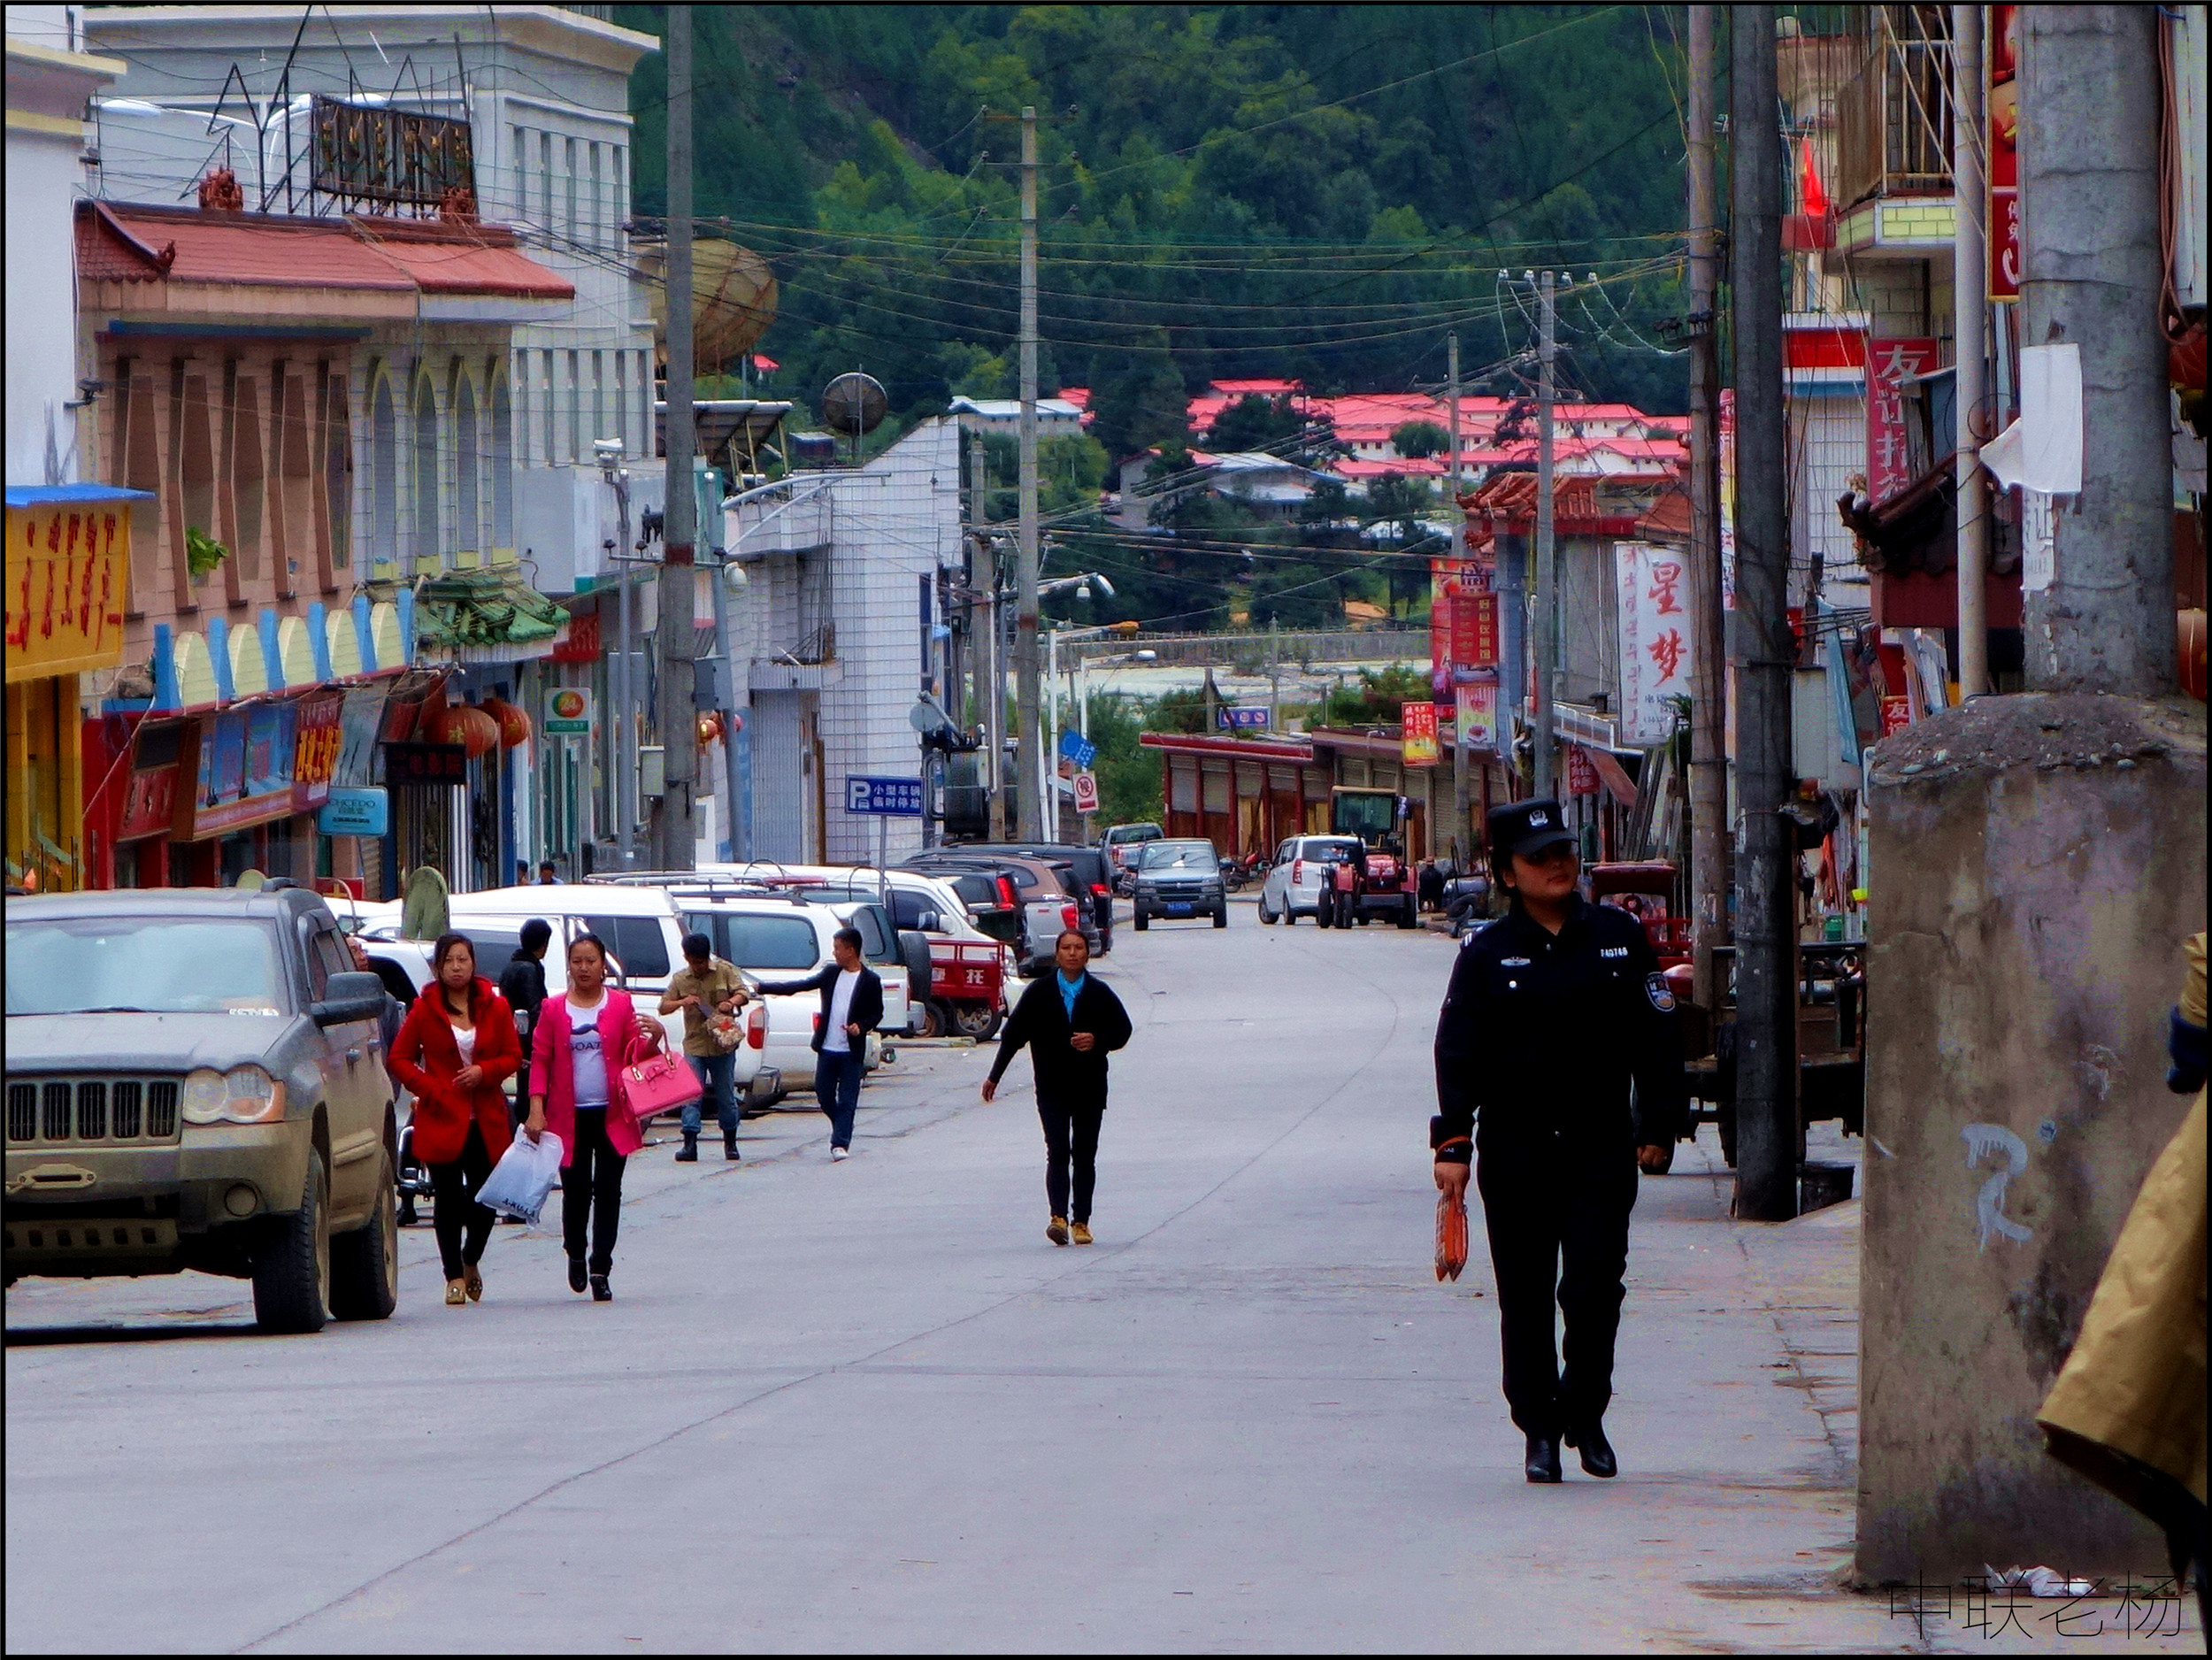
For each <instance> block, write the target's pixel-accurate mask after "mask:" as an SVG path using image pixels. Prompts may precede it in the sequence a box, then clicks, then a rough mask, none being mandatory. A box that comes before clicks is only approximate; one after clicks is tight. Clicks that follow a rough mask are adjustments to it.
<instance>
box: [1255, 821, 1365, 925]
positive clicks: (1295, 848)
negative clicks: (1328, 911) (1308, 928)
mask: <svg viewBox="0 0 2212 1660" xmlns="http://www.w3.org/2000/svg"><path fill="white" fill-rule="evenodd" d="M1359 845H1360V843H1359V838H1358V837H1357V836H1290V837H1286V839H1285V840H1284V842H1283V844H1282V845H1281V846H1280V847H1279V848H1277V849H1275V862H1274V863H1273V864H1271V865H1269V866H1268V867H1267V878H1266V880H1264V881H1263V882H1262V883H1261V884H1260V920H1261V921H1262V922H1295V921H1297V920H1298V918H1301V917H1318V916H1319V915H1320V914H1321V895H1322V894H1323V892H1324V891H1325V888H1326V887H1327V884H1328V880H1329V870H1330V867H1331V866H1332V865H1334V864H1335V863H1336V860H1337V857H1338V855H1340V854H1341V853H1343V852H1345V851H1346V850H1347V849H1353V850H1356V849H1357V848H1358V847H1359Z"/></svg>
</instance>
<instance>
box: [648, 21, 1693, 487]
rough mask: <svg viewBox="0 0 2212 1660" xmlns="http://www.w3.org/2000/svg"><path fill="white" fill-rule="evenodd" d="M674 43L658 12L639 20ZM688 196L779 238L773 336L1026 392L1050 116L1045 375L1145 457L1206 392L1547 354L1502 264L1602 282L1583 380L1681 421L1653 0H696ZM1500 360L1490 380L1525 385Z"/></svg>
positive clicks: (1439, 373)
mask: <svg viewBox="0 0 2212 1660" xmlns="http://www.w3.org/2000/svg"><path fill="white" fill-rule="evenodd" d="M616 11H617V19H618V21H622V22H626V23H628V24H630V25H632V26H634V27H639V28H642V29H647V30H650V31H651V32H653V33H656V34H658V33H660V32H661V29H662V22H661V14H662V8H658V7H643V6H640V7H618V8H617V9H616ZM694 18H695V24H694V28H695V57H696V64H697V77H698V89H697V98H696V114H695V143H696V146H697V156H698V168H697V176H698V184H697V188H696V190H697V193H696V201H695V211H696V212H697V213H698V214H699V215H700V216H701V217H702V218H706V219H726V221H727V222H728V224H729V227H730V234H732V235H733V236H735V237H736V238H737V239H739V240H741V241H742V242H746V243H747V244H748V245H749V246H751V247H753V248H755V249H757V250H759V251H760V252H762V253H763V254H765V255H767V256H769V257H771V258H772V260H773V262H774V264H775V266H776V271H777V274H778V277H779V279H780V282H781V284H782V295H783V301H782V312H781V315H780V317H779V318H778V319H777V321H776V323H775V324H774V326H773V327H772V330H771V331H770V333H769V334H768V336H767V338H766V340H765V341H764V342H763V345H762V348H761V350H764V352H766V353H768V354H769V355H770V356H772V357H775V358H777V359H779V360H780V362H781V364H782V365H783V367H782V371H781V373H780V374H779V375H778V376H777V377H776V380H775V382H774V384H775V386H776V387H777V388H778V389H779V390H780V392H783V393H785V394H787V395H795V396H800V397H803V398H805V397H810V396H811V395H812V394H813V392H814V391H816V390H817V389H818V388H819V387H820V386H821V385H822V384H823V383H824V382H825V381H826V380H827V379H828V377H829V376H830V375H832V374H833V373H836V372H838V371H839V370H842V369H848V368H852V367H855V366H859V367H864V368H865V369H866V370H867V372H868V373H871V374H873V375H875V376H876V377H877V378H878V379H879V380H882V381H883V382H884V384H885V385H886V387H887V388H889V390H890V394H891V403H892V407H893V409H894V411H898V412H901V413H904V414H907V415H910V416H911V415H914V414H918V413H921V412H923V411H926V410H930V409H935V408H941V407H942V406H943V403H944V401H945V400H946V398H948V397H949V396H951V395H952V394H953V393H956V392H965V393H969V394H973V395H1009V394H1010V393H1011V391H1012V390H1013V373H1014V368H1015V353H1014V350H1013V344H1012V342H1013V338H1014V332H1015V327H1016V315H1017V313H1016V305H1017V296H1016V288H1015V282H1016V273H1017V261H1016V252H1015V250H1016V240H1015V239H1016V223H1017V219H1018V183H1019V181H1018V169H1017V167H1016V166H1015V165H1014V164H1015V163H1016V162H1017V161H1018V157H1019V154H1020V142H1019V127H1018V123H1017V122H1014V121H1010V120H1006V119H1001V118H1003V117H1006V116H1010V115H1018V112H1019V111H1020V110H1021V108H1022V106H1023V105H1025V104H1032V105H1034V106H1035V107H1036V108H1037V109H1038V111H1040V113H1041V115H1042V116H1045V117H1046V118H1048V119H1047V120H1046V121H1045V123H1044V125H1043V128H1042V133H1041V142H1040V151H1041V158H1042V163H1043V165H1042V169H1041V190H1040V219H1041V221H1042V232H1041V243H1042V265H1041V273H1042V274H1041V316H1042V333H1043V336H1044V340H1045V351H1044V370H1045V381H1044V383H1045V386H1046V388H1047V389H1048V390H1050V389H1052V388H1056V386H1058V385H1061V384H1067V385H1078V384H1080V385H1087V386H1088V387H1090V388H1092V389H1093V399H1094V402H1093V407H1094V409H1096V410H1098V411H1099V416H1100V419H1099V422H1098V428H1097V431H1098V435H1099V437H1100V438H1101V439H1102V441H1103V442H1105V444H1106V446H1107V448H1108V449H1109V450H1113V451H1117V452H1119V451H1125V450H1129V449H1133V448H1134V447H1137V446H1138V445H1140V444H1141V443H1143V442H1151V441H1153V440H1155V439H1157V438H1159V437H1162V436H1164V435H1167V434H1168V432H1169V430H1170V428H1171V427H1179V423H1180V415H1179V411H1180V407H1181V403H1180V400H1181V396H1182V392H1183V388H1185V387H1186V386H1188V387H1191V388H1195V387H1197V386H1198V385H1200V384H1201V383H1202V382H1203V381H1205V380H1208V379H1210V378H1216V377H1222V376H1231V375H1238V376H1254V375H1293V376H1298V377H1302V378H1303V379H1304V380H1306V381H1307V382H1308V383H1309V384H1310V386H1312V387H1313V388H1315V389H1317V390H1323V391H1333V390H1347V389H1379V388H1404V387H1408V386H1411V385H1414V384H1434V383H1436V382H1439V381H1440V380H1442V379H1443V375H1444V364H1445V346H1444V336H1445V333H1446V331H1447V329H1448V328H1452V327H1456V328H1457V329H1458V330H1459V331H1460V334H1461V339H1462V351H1463V363H1464V364H1465V365H1466V366H1467V368H1468V370H1469V371H1470V373H1471V374H1472V373H1474V372H1476V371H1479V370H1481V369H1484V368H1485V367H1486V366H1487V365H1493V364H1495V363H1497V362H1499V361H1500V360H1502V359H1503V358H1506V357H1509V356H1510V355H1511V354H1512V353H1514V352H1516V351H1517V350H1521V349H1523V348H1524V347H1525V346H1526V345H1527V344H1528V343H1529V342H1530V341H1531V338H1532V307H1531V308H1528V310H1524V307H1527V304H1528V303H1527V302H1526V301H1523V302H1521V303H1520V304H1516V302H1515V299H1514V298H1513V296H1511V294H1509V293H1505V292H1502V291H1501V289H1500V288H1499V285H1498V283H1497V280H1496V278H1497V273H1498V271H1499V270H1500V269H1501V268H1510V269H1511V270H1513V271H1515V272H1519V271H1521V270H1522V269H1524V268H1526V267H1531V266H1541V265H1553V266H1555V267H1560V268H1564V269H1571V270H1572V271H1573V272H1575V273H1577V275H1578V280H1579V279H1580V278H1581V277H1582V276H1583V275H1584V274H1585V273H1591V272H1595V273H1599V275H1600V276H1601V278H1602V279H1603V281H1601V283H1600V284H1599V285H1598V286H1597V287H1596V288H1594V289H1593V288H1589V287H1587V286H1586V285H1585V286H1584V287H1582V288H1580V289H1579V290H1578V293H1577V294H1576V295H1575V296H1572V297H1571V298H1570V299H1569V300H1568V301H1567V302H1565V303H1564V304H1563V306H1562V308H1561V334H1562V339H1563V368H1562V378H1563V380H1564V381H1565V382H1566V383H1568V384H1570V385H1571V386H1573V387H1575V388H1577V389H1578V390H1580V391H1582V392H1584V393H1586V394H1589V395H1592V396H1601V397H1609V398H1616V397H1617V398H1624V399H1628V400H1631V401H1633V402H1635V403H1640V404H1641V405H1643V406H1644V407H1646V408H1647V409H1651V410H1655V411H1665V410H1678V409H1679V408H1681V407H1682V396H1683V393H1682V387H1681V383H1682V379H1683V375H1682V371H1681V367H1680V361H1679V359H1678V358H1675V357H1667V356H1663V355H1660V354H1659V353H1658V352H1657V351H1656V350H1652V349H1651V348H1652V347H1654V346H1655V345H1658V344H1663V343H1664V342H1663V340H1662V339H1661V337H1660V336H1659V334H1658V333H1657V331H1656V325H1657V322H1658V320H1659V319H1663V318H1666V317H1670V316H1671V315H1673V314H1675V313H1676V312H1678V311H1679V310H1680V302H1679V299H1678V294H1677V289H1676V282H1677V278H1676V273H1675V267H1674V265H1673V255H1674V252H1675V250H1677V248H1678V245H1679V244H1678V227H1679V226H1680V223H1681V214H1682V207H1681V201H1682V196H1681V178H1682V173H1681V165H1680V163H1681V155H1682V132H1681V126H1680V120H1679V116H1678V108H1677V99H1676V89H1677V88H1678V84H1679V73H1678V63H1679V56H1680V53H1679V49H1678V42H1677V40H1676V38H1675V36H1676V31H1677V30H1678V27H1679V24H1678V21H1677V20H1676V18H1675V14H1671V13H1670V12H1668V11H1667V10H1666V9H1664V8H1660V7H1644V6H1596V7H1586V8H1580V7H1553V6H1379V5H1310V6H1307V5H1247V6H1187V5H1164V6H1134V7H1110V6H1076V5H1067V6H1033V7H1011V6H981V5H976V6H848V5H758V6H701V7H698V8H696V9H695V12H694ZM665 99H666V65H665V60H664V58H662V57H661V56H659V55H654V56H652V57H649V58H647V59H646V60H645V61H644V62H643V63H642V64H641V65H640V67H639V69H638V71H637V73H636V76H635V79H634V82H633V87H632V102H633V107H634V111H635V112H636V115H637V118H638V128H637V141H636V145H637V147H636V156H637V192H636V204H637V210H638V211H639V212H640V213H641V214H643V215H652V214H657V213H659V212H662V211H664V202H665V192H664V172H663V160H664V153H665V151H664V142H665V140H664V105H665ZM1513 373H1514V372H1513V371H1505V372H1502V373H1499V374H1498V375H1497V376H1495V377H1494V378H1493V379H1492V380H1490V381H1489V382H1488V383H1487V384H1488V388H1489V389H1492V390H1498V391H1503V390H1506V389H1508V388H1509V387H1510V386H1511V385H1512V384H1513V380H1512V375H1513Z"/></svg>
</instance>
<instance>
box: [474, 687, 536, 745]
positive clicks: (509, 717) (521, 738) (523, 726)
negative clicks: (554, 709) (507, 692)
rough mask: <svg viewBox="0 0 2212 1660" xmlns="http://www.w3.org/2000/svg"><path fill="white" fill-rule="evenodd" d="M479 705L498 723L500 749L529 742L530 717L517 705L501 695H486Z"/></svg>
mask: <svg viewBox="0 0 2212 1660" xmlns="http://www.w3.org/2000/svg"><path fill="white" fill-rule="evenodd" d="M480 707H481V708H482V710H483V711H484V712H485V713H486V714H488V715H489V716H490V717H491V718H492V719H494V720H495V721H497V722H498V723H499V743H500V747H501V748H502V749H514V748H515V747H516V746H517V745H518V744H524V743H527V742H530V717H529V716H528V715H527V714H526V713H524V712H523V711H522V710H521V709H520V708H519V707H518V706H517V705H516V704H513V703H509V702H508V701H507V700H506V699H505V698H503V697H487V698H486V699H485V700H484V701H483V703H481V704H480Z"/></svg>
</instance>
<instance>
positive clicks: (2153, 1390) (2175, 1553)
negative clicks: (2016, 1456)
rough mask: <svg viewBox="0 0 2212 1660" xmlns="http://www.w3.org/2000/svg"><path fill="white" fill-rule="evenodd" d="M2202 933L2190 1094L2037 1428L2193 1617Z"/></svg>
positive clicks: (2179, 1076)
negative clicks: (2139, 1533) (2169, 1576)
mask: <svg viewBox="0 0 2212 1660" xmlns="http://www.w3.org/2000/svg"><path fill="white" fill-rule="evenodd" d="M2204 939H2205V936H2204V935H2203V934H2198V935H2197V936H2196V937H2195V938H2193V939H2192V940H2191V941H2189V942H2188V945H2187V946H2186V948H2185V949H2186V952H2187V955H2188V963H2189V968H2188V977H2187V979H2186V980H2185V982H2184V984H2183V987H2182V994H2181V1002H2180V1004H2179V1006H2177V1008H2176V1009H2175V1010H2174V1011H2173V1020H2172V1035H2171V1037H2170V1040H2169V1043H2168V1047H2169V1048H2170V1050H2171V1051H2172V1057H2173V1067H2172V1070H2171V1071H2170V1072H2168V1073H2167V1078H2166V1081H2167V1083H2168V1084H2169V1085H2170V1087H2173V1088H2174V1089H2175V1090H2176V1091H2177V1092H2179V1093H2183V1094H2186V1093H2187V1092H2189V1091H2191V1090H2194V1091H2195V1092H2196V1097H2197V1098H2196V1102H2195V1104H2194V1105H2193V1106H2192V1107H2191V1108H2190V1109H2189V1116H2188V1117H2187V1118H2185V1119H2183V1120H2182V1125H2181V1129H2180V1131H2179V1132H2178V1133H2177V1134H2176V1135H2175V1136H2174V1139H2173V1140H2172V1141H2169V1142H2168V1143H2167V1144H2166V1150H2165V1151H2164V1152H2162V1153H2161V1154H2160V1155H2159V1156H2158V1162H2157V1163H2156V1164H2153V1165H2152V1166H2151V1173H2150V1174H2149V1176H2147V1178H2145V1180H2144V1182H2143V1186H2142V1189H2141V1191H2140V1192H2139V1193H2138V1194H2137V1195H2136V1197H2135V1204H2134V1208H2133V1209H2131V1210H2129V1212H2128V1219H2127V1222H2126V1224H2125V1226H2123V1227H2122V1228H2121V1229H2120V1237H2119V1239H2118V1240H2117V1241H2116V1242H2115V1243H2114V1245H2113V1247H2112V1256H2111V1258H2110V1260H2108V1262H2107V1263H2106V1264H2105V1268H2104V1275H2103V1277H2102V1278H2101V1280H2098V1282H2097V1292H2096V1295H2095V1296H2094V1297H2093V1298H2092V1299H2091V1300H2090V1303H2089V1313H2088V1315H2087V1317H2086V1318H2085V1319H2084V1320H2083V1321H2082V1326H2081V1337H2080V1339H2079V1341H2077V1342H2076V1343H2075V1345H2074V1349H2073V1352H2072V1353H2071V1354H2070V1355H2069V1356H2067V1359H2066V1364H2065V1366H2064V1368H2063V1369H2062V1371H2061V1372H2059V1374H2058V1381H2057V1382H2056V1383H2055V1384H2054V1385H2052V1386H2051V1393H2050V1396H2049V1398H2048V1399H2047V1400H2046V1401H2045V1402H2044V1403H2043V1410H2042V1411H2041V1412H2040V1413H2039V1414H2038V1415H2037V1418H2036V1421H2037V1422H2038V1423H2039V1424H2040V1425H2042V1426H2043V1432H2044V1435H2045V1437H2046V1446H2047V1450H2048V1451H2049V1453H2050V1455H2051V1456H2053V1457H2054V1458H2056V1459H2058V1460H2059V1461H2060V1462H2061V1463H2062V1464H2066V1465H2068V1466H2069V1467H2070V1468H2071V1469H2074V1470H2077V1471H2078V1472H2081V1474H2082V1475H2084V1476H2085V1477H2086V1478H2088V1479H2090V1480H2092V1481H2093V1482H2095V1483H2096V1484H2097V1485H2098V1486H2099V1487H2102V1488H2104V1489H2105V1490H2106V1491H2107V1492H2108V1493H2110V1494H2112V1495H2114V1496H2115V1497H2116V1498H2117V1499H2119V1500H2120V1501H2121V1502H2123V1503H2125V1504H2127V1505H2129V1506H2131V1507H2132V1508H2133V1509H2135V1510H2139V1511H2141V1512H2142V1513H2143V1514H2144V1515H2145V1516H2147V1517H2148V1518H2150V1519H2151V1520H2152V1521H2154V1522H2155V1523H2156V1524H2157V1525H2158V1526H2160V1527H2161V1528H2162V1529H2163V1530H2164V1531H2165V1534H2166V1548H2167V1552H2168V1554H2169V1555H2170V1556H2171V1558H2172V1560H2173V1568H2174V1574H2175V1577H2176V1579H2179V1578H2181V1577H2182V1576H2183V1575H2184V1574H2193V1575H2194V1576H2195V1579H2196V1582H2197V1611H2198V1617H2199V1619H2200V1622H2201V1620H2202V1618H2203V1615H2204V1610H2205V1314H2204V1296H2205V1091H2204V1080H2205V1004H2204Z"/></svg>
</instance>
